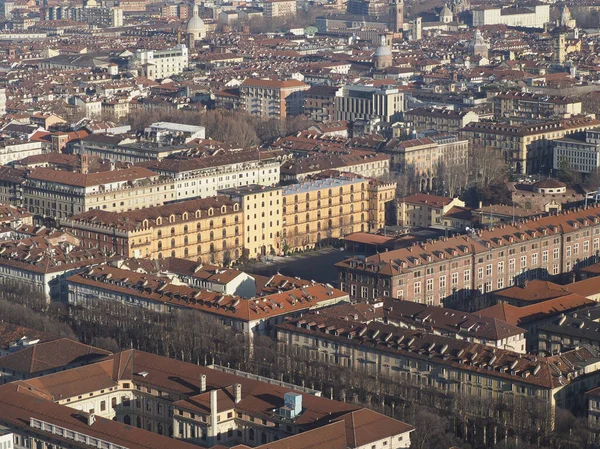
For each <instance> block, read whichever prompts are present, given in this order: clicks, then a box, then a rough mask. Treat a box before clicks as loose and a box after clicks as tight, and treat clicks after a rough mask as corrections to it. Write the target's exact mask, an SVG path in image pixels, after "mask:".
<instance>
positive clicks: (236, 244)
mask: <svg viewBox="0 0 600 449" xmlns="http://www.w3.org/2000/svg"><path fill="white" fill-rule="evenodd" d="M235 246H240V239H235ZM236 252H237V250H236ZM236 257H237V256H236Z"/></svg>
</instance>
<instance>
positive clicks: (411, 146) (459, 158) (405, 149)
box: [380, 133, 469, 191]
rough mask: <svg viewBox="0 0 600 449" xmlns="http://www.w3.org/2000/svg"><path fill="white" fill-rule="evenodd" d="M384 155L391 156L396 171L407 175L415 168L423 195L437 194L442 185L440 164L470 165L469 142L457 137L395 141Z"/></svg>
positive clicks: (392, 168) (442, 135)
mask: <svg viewBox="0 0 600 449" xmlns="http://www.w3.org/2000/svg"><path fill="white" fill-rule="evenodd" d="M380 151H381V152H383V153H386V154H389V155H390V156H391V161H390V169H391V170H392V171H399V172H405V171H406V170H407V169H410V168H414V171H415V174H416V175H417V177H418V182H419V186H420V189H421V190H422V191H428V190H433V189H434V188H436V186H438V185H439V182H440V180H439V179H438V176H439V174H438V172H439V166H440V164H444V165H445V166H446V167H467V166H468V164H469V141H468V140H467V139H463V138H460V137H458V136H457V135H455V134H444V133H442V134H434V135H430V136H429V137H421V138H417V139H409V140H399V139H391V140H389V141H388V142H386V143H385V145H384V146H383V147H382V148H381V150H380Z"/></svg>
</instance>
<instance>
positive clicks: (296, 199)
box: [294, 193, 308, 203]
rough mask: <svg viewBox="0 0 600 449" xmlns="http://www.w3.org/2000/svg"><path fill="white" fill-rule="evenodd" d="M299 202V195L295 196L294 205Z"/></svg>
mask: <svg viewBox="0 0 600 449" xmlns="http://www.w3.org/2000/svg"><path fill="white" fill-rule="evenodd" d="M307 195H308V193H307ZM297 202H298V195H294V203H297Z"/></svg>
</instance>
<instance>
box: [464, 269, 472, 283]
mask: <svg viewBox="0 0 600 449" xmlns="http://www.w3.org/2000/svg"><path fill="white" fill-rule="evenodd" d="M464 276H465V282H471V270H465V275H464Z"/></svg>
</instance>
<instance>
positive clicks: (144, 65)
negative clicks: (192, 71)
mask: <svg viewBox="0 0 600 449" xmlns="http://www.w3.org/2000/svg"><path fill="white" fill-rule="evenodd" d="M188 64H189V55H188V48H187V47H186V46H185V45H184V44H177V45H176V46H175V47H174V48H170V49H167V50H139V49H138V50H136V51H135V53H134V54H133V57H132V58H131V61H130V62H129V66H130V68H131V70H137V71H140V72H141V74H142V75H143V76H145V77H146V78H149V79H151V80H154V79H164V78H168V77H169V76H172V75H178V74H180V73H181V72H183V71H184V70H185V69H187V68H188Z"/></svg>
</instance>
